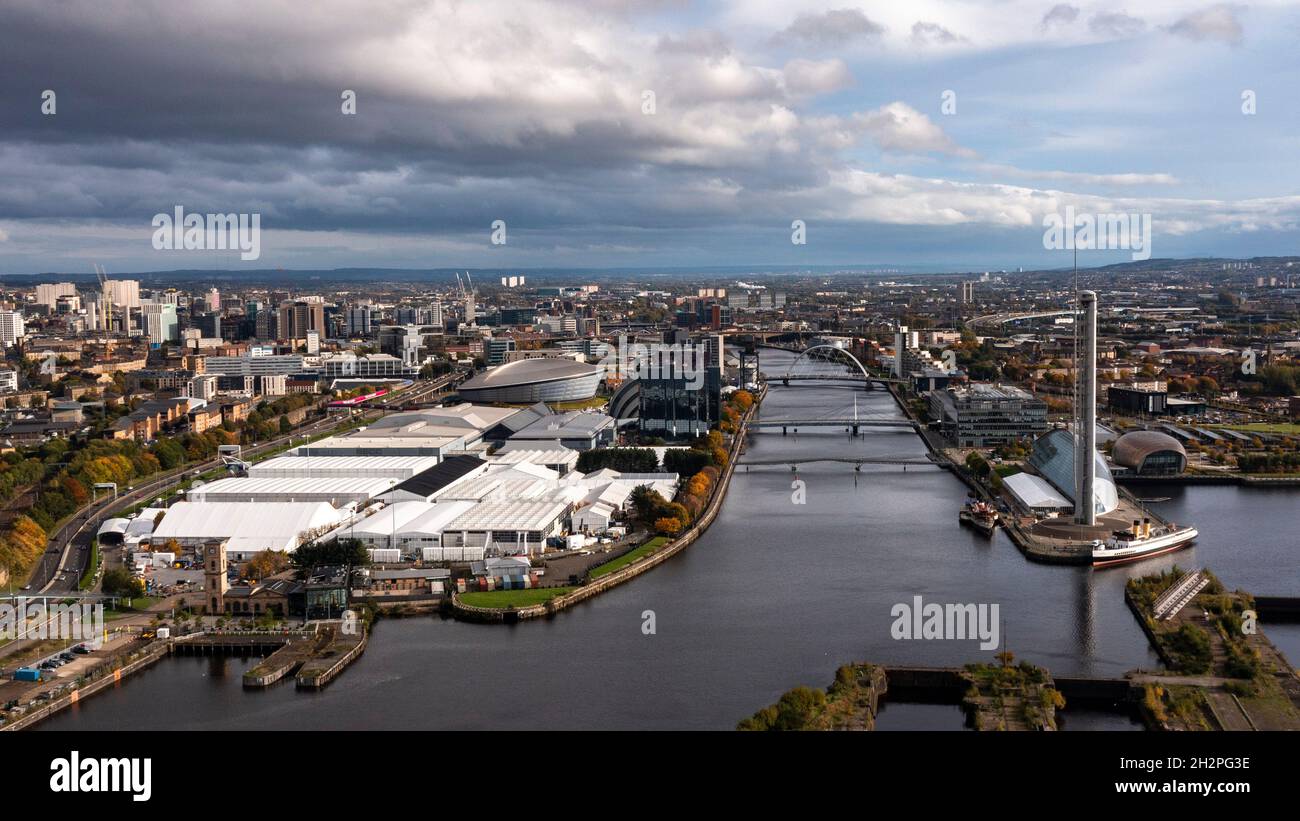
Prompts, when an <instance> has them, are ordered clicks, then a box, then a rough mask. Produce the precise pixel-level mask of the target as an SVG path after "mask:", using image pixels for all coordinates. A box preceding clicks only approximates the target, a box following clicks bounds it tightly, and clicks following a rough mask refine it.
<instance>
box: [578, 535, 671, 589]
mask: <svg viewBox="0 0 1300 821" xmlns="http://www.w3.org/2000/svg"><path fill="white" fill-rule="evenodd" d="M666 544H668V537H667V536H656V537H655V538H653V539H651V540H650V541H648V542H646V543H645V544H643V545H641V546H640V547H638V548H637V549H636V550H633V551H630V552H628V553H624V554H623V555H622V556H619V557H618V558H617V559H611V560H610V561H608V562H605V563H604V564H602V565H597V566H596V567H593V568H592V569H591V578H593V579H599V578H600V577H601V576H605V575H608V574H610V573H613V572H614V571H615V570H622V569H623V568H625V567H627V566H628V565H630V564H631V563H632V562H635V561H636V560H638V559H641V558H643V557H645V556H649V555H650V554H651V553H653V552H655V551H656V550H658V549H659V548H661V547H663V546H664V545H666Z"/></svg>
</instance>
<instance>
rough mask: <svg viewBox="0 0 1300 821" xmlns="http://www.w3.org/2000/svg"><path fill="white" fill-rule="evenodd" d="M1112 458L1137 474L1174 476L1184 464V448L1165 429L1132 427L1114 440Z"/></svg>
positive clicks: (1185, 458)
mask: <svg viewBox="0 0 1300 821" xmlns="http://www.w3.org/2000/svg"><path fill="white" fill-rule="evenodd" d="M1111 460H1112V461H1114V462H1115V464H1117V465H1120V466H1122V467H1126V468H1128V469H1129V470H1132V471H1133V472H1134V473H1136V474H1138V475H1140V476H1174V475H1177V474H1179V473H1182V472H1183V471H1184V470H1185V469H1186V468H1187V451H1186V450H1185V449H1184V448H1183V445H1182V443H1181V442H1179V441H1178V440H1177V439H1175V438H1174V437H1172V436H1170V435H1169V434H1167V433H1161V432H1160V431H1155V430H1135V431H1132V432H1130V433H1126V434H1124V435H1123V436H1121V437H1120V438H1119V439H1116V440H1115V448H1114V450H1112V451H1111Z"/></svg>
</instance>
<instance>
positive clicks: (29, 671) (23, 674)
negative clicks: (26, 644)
mask: <svg viewBox="0 0 1300 821" xmlns="http://www.w3.org/2000/svg"><path fill="white" fill-rule="evenodd" d="M40 680H41V671H40V670H37V669H36V668H35V667H19V668H18V669H17V670H15V671H14V681H40Z"/></svg>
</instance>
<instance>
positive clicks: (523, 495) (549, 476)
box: [435, 464, 560, 501]
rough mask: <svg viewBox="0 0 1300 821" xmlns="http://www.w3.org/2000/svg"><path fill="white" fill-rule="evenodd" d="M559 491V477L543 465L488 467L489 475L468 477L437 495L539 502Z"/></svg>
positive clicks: (454, 497) (451, 497)
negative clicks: (535, 500)
mask: <svg viewBox="0 0 1300 821" xmlns="http://www.w3.org/2000/svg"><path fill="white" fill-rule="evenodd" d="M559 488H560V474H559V473H557V472H556V471H554V470H551V469H550V468H546V467H542V466H541V465H532V464H521V465H489V466H488V469H487V472H485V473H477V474H472V475H469V476H466V477H465V478H464V479H461V480H459V481H456V482H452V483H451V484H450V485H447V486H446V487H444V488H442V489H441V490H439V491H438V492H437V494H436V495H435V498H437V499H438V500H439V501H446V500H451V499H470V500H475V501H478V500H484V499H494V500H504V499H540V498H543V497H546V496H548V495H551V494H553V493H554V492H555V491H557V490H558V489H559Z"/></svg>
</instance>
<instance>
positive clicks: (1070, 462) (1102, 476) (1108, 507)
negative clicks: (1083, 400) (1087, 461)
mask: <svg viewBox="0 0 1300 821" xmlns="http://www.w3.org/2000/svg"><path fill="white" fill-rule="evenodd" d="M1117 447H1118V445H1117ZM1029 464H1031V465H1033V466H1034V468H1035V469H1036V470H1037V471H1038V472H1039V474H1041V475H1042V476H1043V478H1045V479H1046V480H1047V481H1049V482H1051V483H1052V485H1053V486H1054V487H1055V488H1056V489H1057V490H1059V491H1060V492H1061V494H1062V495H1064V496H1065V498H1067V499H1069V500H1070V501H1071V502H1072V503H1074V504H1076V505H1077V504H1078V503H1079V502H1078V500H1077V499H1075V498H1074V434H1073V433H1071V432H1070V431H1068V430H1054V431H1049V432H1048V433H1045V434H1043V435H1042V436H1040V437H1038V440H1037V441H1036V442H1034V449H1033V452H1031V453H1030V454H1029ZM1092 470H1093V510H1095V511H1096V512H1097V515H1098V516H1103V515H1105V514H1107V513H1110V512H1112V511H1114V510H1115V509H1116V508H1118V507H1119V491H1118V490H1117V489H1116V488H1115V480H1114V478H1112V477H1111V475H1110V468H1109V467H1107V466H1106V460H1105V458H1103V457H1102V455H1101V454H1100V453H1097V452H1096V451H1094V452H1093V463H1092Z"/></svg>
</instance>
